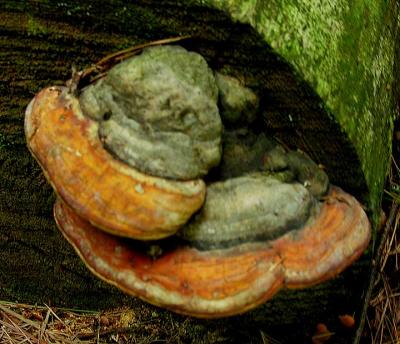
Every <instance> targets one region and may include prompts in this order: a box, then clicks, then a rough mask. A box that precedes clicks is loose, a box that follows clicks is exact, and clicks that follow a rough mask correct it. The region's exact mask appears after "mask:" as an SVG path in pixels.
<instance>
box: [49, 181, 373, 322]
mask: <svg viewBox="0 0 400 344" xmlns="http://www.w3.org/2000/svg"><path fill="white" fill-rule="evenodd" d="M328 197H329V201H325V202H324V203H323V204H322V205H321V210H320V211H319V212H318V214H316V215H315V217H314V218H313V219H312V220H311V221H309V222H307V223H306V224H305V225H303V226H302V227H301V228H296V229H293V230H289V231H288V232H287V233H286V234H284V235H283V236H281V237H280V238H278V239H275V240H266V241H260V242H253V243H251V242H243V241H241V242H240V243H238V242H234V243H233V244H232V246H230V247H226V248H223V249H222V248H220V249H203V250H199V249H197V248H194V247H193V245H191V244H190V243H186V244H182V243H181V244H177V245H175V246H173V247H172V248H171V247H170V248H166V249H165V251H164V253H163V254H162V255H161V256H159V257H157V258H152V257H149V256H147V255H146V254H145V253H144V252H143V251H141V250H140V248H138V247H137V245H135V244H134V243H132V242H128V241H126V240H123V239H122V238H118V237H115V236H111V235H109V234H107V233H104V232H101V231H99V230H97V229H96V228H95V227H93V226H92V225H90V224H89V223H88V222H87V221H85V220H84V219H82V218H80V217H79V216H78V215H77V214H76V213H74V212H73V210H71V209H70V208H69V207H68V206H67V205H66V204H64V203H62V202H61V201H58V202H57V203H56V205H55V208H54V213H55V218H56V221H57V224H58V226H59V228H60V230H61V231H62V233H63V234H64V236H65V237H66V238H67V240H68V241H69V242H70V243H71V244H72V245H73V247H74V248H75V250H76V251H77V252H78V254H79V255H80V256H81V258H82V259H83V261H84V262H85V264H86V265H87V266H88V267H89V269H90V270H91V271H92V272H94V273H95V274H96V275H97V276H99V277H100V278H102V279H104V280H105V281H107V282H109V283H111V284H113V285H115V286H117V287H119V288H120V289H122V290H124V291H125V292H127V293H129V294H131V295H134V296H137V297H140V298H142V299H143V300H145V301H147V302H150V303H152V304H155V305H158V306H162V307H165V308H168V309H170V310H173V311H175V312H178V313H184V314H188V315H192V316H196V317H208V318H211V317H222V316H228V315H233V314H237V313H243V312H245V311H247V310H249V309H251V308H254V307H256V306H257V305H259V304H261V303H263V302H265V301H266V300H268V299H269V298H271V297H272V296H273V295H274V294H275V293H276V292H277V291H278V290H280V289H281V288H282V287H288V288H298V287H306V286H311V285H314V284H316V283H319V282H322V281H324V280H327V279H329V278H331V277H333V276H334V275H336V274H338V273H339V272H341V271H342V270H343V269H344V268H345V267H347V266H348V265H350V264H351V263H352V262H353V261H354V260H355V259H357V258H358V257H359V256H360V255H361V253H362V251H363V250H364V249H365V248H366V246H367V245H368V242H369V239H370V226H369V222H368V219H367V216H366V214H365V213H364V211H363V210H362V208H361V206H360V204H359V203H358V202H357V201H356V200H355V199H354V198H353V197H352V196H350V195H348V194H346V193H344V192H343V191H342V190H340V189H339V188H336V187H333V188H332V190H331V192H330V193H329V196H328Z"/></svg>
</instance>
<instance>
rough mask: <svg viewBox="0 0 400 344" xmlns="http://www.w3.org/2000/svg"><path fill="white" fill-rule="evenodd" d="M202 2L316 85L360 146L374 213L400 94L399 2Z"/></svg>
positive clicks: (355, 143) (315, 88)
mask: <svg viewBox="0 0 400 344" xmlns="http://www.w3.org/2000/svg"><path fill="white" fill-rule="evenodd" d="M198 2H200V3H203V4H206V5H209V6H211V7H216V8H219V9H222V10H225V11H226V12H227V13H229V14H230V15H231V16H232V18H233V19H235V20H238V21H239V22H242V23H249V24H250V25H251V26H252V27H254V28H255V29H256V30H257V32H259V33H260V34H261V35H262V37H263V38H264V40H265V41H266V43H268V44H269V45H270V46H271V47H272V48H273V49H274V51H275V52H276V53H277V54H279V55H280V56H282V57H283V58H284V59H285V60H286V61H288V63H289V64H290V65H292V66H293V68H294V69H295V71H296V73H298V74H299V75H300V76H301V77H302V78H303V79H304V80H305V81H307V83H309V84H310V85H311V87H312V88H313V90H314V91H315V92H316V93H317V94H318V96H320V97H321V99H322V100H323V106H325V107H326V110H327V111H329V112H330V113H331V114H332V115H333V117H334V118H335V119H336V121H338V123H340V126H341V127H342V129H343V130H344V131H345V132H346V134H347V135H348V136H349V138H350V140H351V142H352V144H353V145H354V147H355V148H356V151H357V154H358V157H359V159H360V162H361V166H362V170H363V173H364V176H365V180H366V183H367V186H368V189H369V197H368V205H369V206H370V207H371V209H372V212H376V211H377V209H378V208H379V207H380V202H381V197H382V191H383V185H384V181H385V177H386V173H387V169H388V164H389V158H390V151H391V138H392V135H391V132H392V129H393V122H394V119H395V115H396V112H397V109H396V103H395V99H396V97H394V93H397V94H398V87H397V86H396V85H395V84H394V75H395V73H394V70H393V69H394V67H395V66H394V63H395V54H396V42H397V41H396V37H397V35H398V30H399V6H400V5H399V3H398V2H397V1H394V0H390V1H369V0H357V1H355V2H354V1H349V0H332V1H327V2H324V1H319V0H307V1H304V0H301V1H297V0H295V1H290V2H286V1H281V0H272V1H260V0H258V1H257V0H199V1H198ZM396 68H398V67H397V66H396ZM281 114H282V115H287V114H285V113H284V112H282V113H281ZM377 137H379V139H377Z"/></svg>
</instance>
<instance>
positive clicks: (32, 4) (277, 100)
mask: <svg viewBox="0 0 400 344" xmlns="http://www.w3.org/2000/svg"><path fill="white" fill-rule="evenodd" d="M202 2H203V1H200V0H199V1H162V2H157V1H154V0H140V1H135V2H130V3H124V2H123V1H112V0H109V1H80V2H79V3H78V2H74V1H68V0H67V1H65V2H62V3H53V2H48V1H46V0H28V1H22V2H20V1H11V0H3V1H2V2H1V3H0V51H1V53H0V64H1V69H0V74H1V79H0V80H1V81H0V299H6V300H18V301H20V302H29V303H39V304H40V303H43V302H46V303H51V304H52V305H57V306H68V307H79V308H89V309H102V308H106V307H115V306H120V305H131V306H134V307H136V308H137V309H140V312H137V316H138V321H140V320H141V319H142V320H143V319H146V316H148V314H150V313H149V312H150V311H151V312H152V314H153V316H154V317H157V318H158V319H163V320H165V323H164V324H163V325H162V326H166V327H168V326H173V324H172V322H171V321H169V319H170V318H171V317H173V319H174V321H175V322H176V323H178V324H179V326H182V327H183V328H184V329H185V331H186V334H184V335H182V337H181V338H180V339H181V340H183V341H187V342H191V341H192V342H205V343H207V342H213V341H217V340H220V341H221V342H226V343H228V342H233V341H235V342H237V341H242V342H251V341H254V342H261V338H260V337H261V335H260V331H263V332H265V333H267V334H269V335H271V336H272V337H274V338H276V339H279V340H281V341H282V342H301V341H302V340H303V339H304V341H307V340H309V339H307V338H309V337H310V336H311V335H312V334H313V331H314V327H315V325H316V324H317V323H320V322H323V323H326V324H328V326H329V328H330V330H331V331H333V332H335V333H336V340H335V343H340V342H343V343H348V342H349V340H350V339H349V338H351V337H352V336H353V335H354V333H353V332H352V331H345V330H343V329H342V328H341V327H340V324H339V323H338V320H337V317H338V315H340V314H343V313H349V314H353V313H355V314H356V317H357V315H358V314H359V313H358V312H359V311H360V309H361V304H362V298H363V291H364V287H365V285H366V284H367V282H368V274H369V266H370V259H371V258H370V257H371V250H369V251H368V252H367V253H366V254H365V255H364V256H363V257H362V258H361V259H360V260H359V262H358V263H356V264H355V265H354V266H353V267H351V268H350V269H348V270H347V271H346V272H345V273H343V274H341V275H340V276H339V277H337V278H336V279H334V280H333V281H330V282H327V283H323V284H321V285H319V286H317V287H314V288H310V289H305V290H300V291H282V292H280V293H279V294H278V295H277V296H276V297H274V298H273V299H272V300H271V301H269V302H267V303H266V304H265V305H264V306H261V307H259V308H258V309H256V310H254V311H252V312H249V313H248V314H245V315H243V316H237V317H233V318H229V319H225V320H218V321H202V320H194V319H189V320H188V319H187V318H185V317H182V316H176V315H171V314H170V313H169V312H167V311H163V310H160V309H156V308H154V307H152V306H148V305H147V304H144V303H142V302H141V301H140V300H137V299H135V298H132V297H128V296H126V295H125V294H123V293H122V292H120V291H118V290H117V289H116V288H114V287H112V286H110V285H108V284H105V283H103V282H102V281H100V280H98V279H97V278H95V277H93V276H92V275H91V274H90V272H89V271H88V270H87V269H86V268H85V266H84V265H83V263H81V262H80V260H79V258H78V256H77V255H76V254H75V252H74V251H73V249H72V248H71V247H70V246H69V244H68V243H67V242H66V241H65V240H64V239H63V238H62V236H61V235H60V234H59V232H58V230H57V228H56V226H55V224H54V221H53V217H52V205H53V203H54V199H55V197H54V194H53V192H52V190H51V188H50V186H49V185H48V184H47V182H46V180H45V178H44V176H43V174H42V173H41V170H40V168H39V166H38V165H37V163H36V162H35V161H34V160H33V158H32V157H31V155H30V154H29V152H28V150H27V148H26V144H25V136H24V130H23V119H24V109H25V107H26V105H27V104H28V102H29V100H30V99H31V98H32V97H33V96H34V94H35V93H36V92H38V91H39V90H40V89H42V88H43V87H45V86H50V85H62V84H64V82H65V80H67V79H69V78H70V74H71V67H72V66H76V67H77V69H78V70H79V69H83V68H85V67H87V66H89V65H90V64H91V63H94V62H96V61H97V60H99V59H100V58H101V57H103V56H105V55H107V54H109V53H112V52H115V51H118V50H121V49H123V48H126V47H130V46H133V45H137V44H140V43H144V42H147V41H151V40H156V39H161V38H168V37H174V36H178V35H191V36H192V38H190V39H188V40H186V41H183V42H182V45H183V46H185V47H186V48H188V49H190V50H195V51H197V52H199V53H201V54H202V55H203V56H204V57H205V58H206V59H207V61H208V63H209V64H210V66H211V67H212V68H213V69H214V70H223V71H225V72H228V73H230V74H231V75H234V76H237V77H239V78H241V79H242V80H244V81H245V83H246V85H248V86H249V87H251V88H252V89H254V90H255V91H256V92H257V93H258V94H259V95H260V98H261V106H262V112H263V114H262V119H263V120H262V121H261V122H262V123H261V124H262V126H263V129H264V131H265V132H266V133H268V134H269V135H273V136H275V137H276V138H277V139H279V140H280V141H282V142H283V143H284V144H285V145H287V146H289V147H291V148H300V149H302V150H304V151H306V152H307V153H309V154H310V155H311V157H312V158H313V159H314V160H315V161H316V162H318V163H321V164H322V165H324V166H325V168H326V171H327V173H328V175H329V176H330V180H331V181H332V182H333V183H334V184H336V185H339V186H341V187H342V188H344V189H345V190H346V191H348V192H350V193H352V194H353V195H354V196H356V197H357V198H358V199H359V200H360V201H361V202H363V203H365V204H366V205H367V206H368V207H369V209H370V215H371V216H372V218H376V216H375V215H376V214H377V209H378V208H379V204H380V199H381V194H382V190H383V182H384V178H385V173H386V167H387V163H388V159H389V156H390V149H389V148H388V147H389V142H390V138H391V131H390V130H391V123H392V120H393V117H392V115H393V114H394V105H393V104H394V103H393V97H392V91H390V90H388V89H387V87H391V84H388V82H389V83H390V82H391V78H392V76H393V70H392V68H393V59H394V58H393V54H394V53H393V51H394V42H395V41H396V37H397V29H398V28H397V23H396V22H395V20H394V18H397V14H396V13H397V11H398V8H397V5H396V4H395V2H394V1H393V2H391V1H389V2H385V5H382V6H381V7H382V8H381V7H380V6H379V5H376V6H375V7H374V6H372V5H371V6H370V7H371V8H369V6H368V5H367V4H365V5H364V7H362V6H361V5H360V6H359V8H358V7H357V11H360V12H357V11H356V12H357V13H353V15H354V17H356V19H360V20H361V19H362V23H360V24H359V25H360V27H357V28H354V27H352V26H351V25H350V24H349V23H352V22H353V21H352V19H353V18H352V17H350V15H349V14H348V13H347V12H349V11H347V12H346V10H345V8H347V7H346V6H344V5H343V4H342V5H340V4H339V3H346V4H347V2H348V1H344V0H342V1H339V0H338V1H337V3H338V5H337V6H339V7H340V6H344V7H343V11H338V12H337V13H338V14H337V13H336V14H337V15H338V16H341V15H342V17H340V18H339V19H340V23H344V24H346V25H347V24H348V25H347V26H346V25H344V26H343V27H342V26H340V27H341V28H342V30H343V32H342V36H341V38H337V37H336V36H335V37H334V38H335V39H336V40H337V41H335V42H336V43H337V45H335V47H336V48H337V49H339V50H337V51H324V53H318V54H317V53H315V54H312V53H308V52H307V51H308V50H307V49H306V48H308V49H309V51H310V52H316V50H315V49H318V45H317V42H318V41H319V42H320V43H321V42H322V43H324V42H326V40H328V39H329V34H330V33H329V32H326V31H324V36H321V37H317V38H315V39H310V41H306V40H305V39H304V41H303V42H302V44H303V45H304V53H303V52H302V53H301V54H298V51H297V50H296V49H297V48H296V47H295V46H294V45H295V44H298V42H299V39H300V37H306V36H305V35H306V33H305V31H296V25H297V27H298V26H299V25H300V24H301V22H302V20H303V19H304V18H305V17H304V16H305V13H306V12H307V11H303V12H302V10H301V8H300V9H299V13H300V14H299V15H300V17H296V18H297V19H299V18H300V19H301V20H300V19H299V21H298V22H293V23H292V22H291V20H288V21H287V23H286V24H285V21H284V20H283V19H282V21H281V19H279V18H280V17H279V15H277V13H275V12H274V11H273V6H274V5H273V4H274V3H275V2H276V3H278V1H265V2H263V1H258V2H257V6H256V5H248V4H247V5H246V1H239V0H238V1H216V0H215V1H213V0H210V1H205V3H206V4H207V5H208V7H202V6H200V5H201V3H202ZM364 2H365V3H367V0H365V1H359V3H364ZM267 3H268V4H269V5H268V6H267V5H265V4H267ZM348 3H349V4H350V1H349V2H348ZM217 5H218V6H217ZM213 6H217V7H219V8H220V9H223V10H225V11H226V14H225V13H223V12H220V11H219V10H217V9H213V8H212V7H213ZM251 6H253V7H251ZM254 6H256V7H254ZM276 6H277V7H276V9H275V10H277V9H278V10H279V11H280V12H279V13H282V15H283V14H284V16H283V17H282V18H286V16H288V17H287V18H289V19H290V18H292V19H293V21H295V17H291V16H289V15H288V13H289V8H288V9H285V8H282V9H280V8H279V6H278V5H276ZM294 7H296V6H294ZM299 7H300V5H299ZM373 7H374V8H373ZM292 10H293V8H292ZM286 11H287V12H286ZM352 11H353V9H352ZM374 11H375V12H374ZM343 13H345V14H343ZM360 13H361V14H360ZM229 14H230V15H231V16H232V17H233V18H234V19H236V20H239V21H242V22H243V23H242V24H241V23H238V22H234V21H232V19H231V16H230V15H229ZM358 15H359V16H360V17H359V18H358V17H357V16H358ZM273 18H276V22H274V24H276V25H277V26H276V28H277V29H276V30H273V29H272V28H271V25H272V20H273ZM335 18H336V17H335ZM387 18H388V20H386V19H387ZM311 19H312V21H310V23H312V24H315V25H317V24H318V23H319V22H318V21H320V22H321V21H323V20H324V19H326V18H324V17H323V16H322V15H321V17H313V18H311ZM311 19H310V20H311ZM384 20H386V23H389V24H387V26H384V25H383V23H384ZM246 23H249V24H250V25H248V24H246ZM367 24H368V25H369V26H368V25H367ZM310 25H311V24H310ZM321 25H322V24H321ZM322 26H323V25H322ZM376 27H382V30H389V31H387V32H386V31H382V30H379V32H378V33H376V30H374V28H376ZM254 28H256V29H254ZM268 28H269V29H268ZM278 28H279V30H278ZM355 29H357V30H358V31H354V30H355ZM285 30H286V31H285ZM304 30H305V29H304ZM353 31H354V32H353ZM285 32H286V34H288V35H289V36H290V37H291V38H292V39H291V40H290V41H288V40H286V39H285V40H284V39H281V40H280V39H279V37H287V36H285ZM373 32H375V33H374V34H373ZM383 33H386V34H388V33H389V34H388V37H387V38H385V42H384V43H381V45H380V46H379V47H376V46H375V51H374V54H378V55H377V56H380V58H381V60H379V65H378V64H377V63H378V62H377V58H376V59H375V58H374V57H373V56H372V53H371V56H370V55H365V54H364V55H363V54H361V53H364V52H365V47H366V46H364V45H363V44H367V43H364V41H363V39H365V38H370V40H369V43H368V44H371V42H379V40H378V38H379V37H381V36H380V35H381V34H383ZM302 35H303V36H302ZM372 36H373V37H372ZM350 38H351V39H353V41H352V40H351V39H350ZM332 39H333V38H332ZM291 42H292V43H291ZM357 42H358V43H360V44H359V45H358V47H359V51H358V52H354V51H352V49H353V48H352V44H353V43H357ZM307 43H309V44H310V45H309V46H307ZM322 43H321V44H322ZM336 43H335V44H336ZM340 44H342V45H340ZM322 46H323V44H322ZM323 47H324V46H323ZM341 49H343V50H345V51H346V53H343V54H342V50H341ZM346 49H347V50H346ZM354 53H357V55H356V56H354ZM335 54H336V55H335ZM379 54H380V55H379ZM331 55H335V56H336V59H334V58H333V57H332V59H330V57H329V56H331ZM342 55H343V56H344V55H345V57H343V56H342ZM326 56H328V60H327V61H326ZM374 56H375V55H374ZM324 59H325V60H324ZM333 61H334V62H333ZM355 61H356V62H355ZM357 61H358V62H357ZM357 63H359V64H360V65H362V68H361V67H357ZM321 66H322V67H321ZM368 68H369V69H368ZM374 68H375V69H374ZM367 69H368V70H367ZM339 72H340V74H337V73H339ZM349 75H350V76H349ZM352 82H354V83H353V84H352ZM388 85H389V86H388ZM386 93H387V94H389V95H387V94H386ZM382 94H384V95H385V97H383V96H382ZM357 97H358V98H357ZM360 97H361V98H360ZM350 98H351V99H353V100H354V99H358V100H357V102H356V103H357V104H358V105H357V106H356V105H354V104H353V105H354V107H352V106H353V105H352V103H351V99H350ZM364 101H365V102H364ZM360 102H364V103H363V104H364V105H361V104H360ZM349 113H352V115H351V116H350V115H349ZM350 117H351V120H350V119H349V118H350ZM360 128H361V129H362V130H361V132H360V131H359V129H360ZM365 130H367V131H368V133H366V132H365ZM371 132H372V133H374V132H375V133H377V134H376V135H372V138H373V140H372V139H371V136H370V134H369V133H371ZM368 152H371V154H367V153H368ZM171 324H172V325H171Z"/></svg>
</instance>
